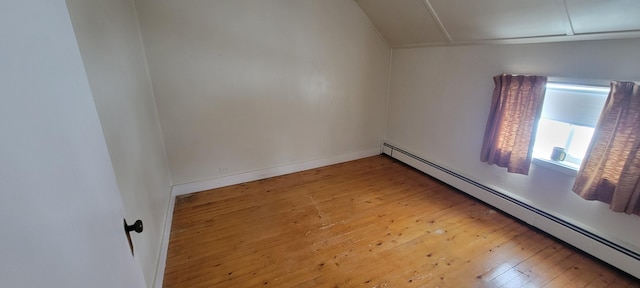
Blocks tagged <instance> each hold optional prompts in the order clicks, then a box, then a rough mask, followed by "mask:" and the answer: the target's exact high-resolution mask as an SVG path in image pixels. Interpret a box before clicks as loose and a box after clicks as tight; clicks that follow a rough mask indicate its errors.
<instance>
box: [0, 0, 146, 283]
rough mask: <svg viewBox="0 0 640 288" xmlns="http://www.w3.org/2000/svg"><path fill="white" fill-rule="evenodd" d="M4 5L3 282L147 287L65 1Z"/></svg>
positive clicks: (0, 15)
mask: <svg viewBox="0 0 640 288" xmlns="http://www.w3.org/2000/svg"><path fill="white" fill-rule="evenodd" d="M0 7H2V9H0V196H1V197H2V198H1V199H0V286H1V287H79V288H80V287H82V288H86V287H105V288H114V287H132V288H137V287H145V284H144V279H143V276H142V272H141V269H140V266H139V264H138V263H137V260H136V259H135V258H134V257H133V256H132V255H131V251H130V250H129V247H128V243H127V239H126V236H125V233H124V229H123V215H124V210H123V204H122V200H121V199H120V194H119V192H118V190H117V189H118V188H117V185H116V182H115V177H114V173H113V168H112V166H111V162H110V159H109V155H108V152H107V148H106V144H105V140H104V136H103V134H102V129H101V127H100V122H99V119H98V115H97V112H96V110H95V106H94V103H93V98H92V96H91V92H90V89H89V84H88V81H87V77H86V74H85V72H84V68H83V65H82V60H81V57H80V52H79V50H78V47H77V42H76V39H75V35H74V33H73V29H72V26H71V22H70V19H69V15H68V12H67V8H66V4H65V1H64V0H20V1H8V0H0ZM133 220H135V219H131V220H130V221H129V222H133Z"/></svg>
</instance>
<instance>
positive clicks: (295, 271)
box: [164, 156, 640, 287]
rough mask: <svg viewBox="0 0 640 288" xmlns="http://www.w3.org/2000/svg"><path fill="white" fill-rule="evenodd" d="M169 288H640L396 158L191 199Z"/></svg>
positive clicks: (180, 217) (174, 246)
mask: <svg viewBox="0 0 640 288" xmlns="http://www.w3.org/2000/svg"><path fill="white" fill-rule="evenodd" d="M172 225H173V226H172V232H171V239H170V243H169V252H168V259H167V267H166V273H165V278H164V287H640V284H639V283H638V279H635V278H633V277H631V276H628V275H626V274H624V273H622V272H620V271H618V270H615V269H613V268H611V267H610V266H608V265H606V264H603V263H602V262H600V261H597V260H595V259H593V258H591V257H589V256H587V255H585V254H583V253H581V252H578V251H576V250H574V249H573V248H571V247H569V246H567V245H565V244H563V243H561V242H559V241H557V240H555V239H553V238H550V237H548V236H546V235H545V234H543V233H540V232H538V231H536V230H533V229H531V228H530V227H528V226H526V225H524V224H522V223H520V222H518V221H516V220H514V219H512V218H510V217H509V216H506V215H503V214H502V213H500V212H496V211H494V210H493V209H492V208H491V207H489V206H486V205H484V204H483V203H481V202H478V201H477V200H474V199H473V198H470V197H468V196H466V195H465V194H463V193H461V192H459V191H457V190H455V189H453V188H450V187H449V186H446V185H445V184H443V183H440V182H438V181H436V180H434V179H433V178H430V177H429V176H426V175H424V174H422V173H421V172H418V171H416V170H414V169H412V168H410V167H408V166H405V165H404V164H401V163H400V162H397V161H395V160H393V159H391V158H388V157H386V156H376V157H371V158H366V159H362V160H357V161H353V162H348V163H343V164H338V165H333V166H329V167H324V168H319V169H313V170H308V171H304V172H300V173H295V174H289V175H285V176H280V177H274V178H270V179H265V180H260V181H255V182H250V183H246V184H240V185H235V186H230V187H225V188H220V189H215V190H210V191H206V192H200V193H195V194H190V195H185V196H181V197H179V198H178V199H177V201H176V207H175V211H174V216H173V224H172Z"/></svg>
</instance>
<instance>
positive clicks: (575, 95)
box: [533, 82, 609, 170]
mask: <svg viewBox="0 0 640 288" xmlns="http://www.w3.org/2000/svg"><path fill="white" fill-rule="evenodd" d="M608 93H609V87H601V86H586V85H573V84H560V83H552V82H549V83H547V90H546V94H545V97H544V103H543V105H542V116H541V118H540V121H539V122H538V129H537V133H536V136H535V144H534V148H533V157H534V158H538V159H542V160H546V161H551V160H552V159H553V160H555V161H553V162H556V163H561V164H562V166H568V167H571V168H573V169H576V170H577V169H578V168H579V167H580V163H581V162H582V159H583V158H584V156H585V154H586V152H587V149H588V148H589V142H590V141H591V137H592V136H593V132H594V127H595V126H596V123H597V122H598V118H599V117H600V113H601V112H602V108H603V107H604V103H605V101H606V100H607V96H608ZM554 148H555V150H556V151H555V152H554ZM552 155H553V156H552Z"/></svg>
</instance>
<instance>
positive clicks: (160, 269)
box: [153, 192, 176, 288]
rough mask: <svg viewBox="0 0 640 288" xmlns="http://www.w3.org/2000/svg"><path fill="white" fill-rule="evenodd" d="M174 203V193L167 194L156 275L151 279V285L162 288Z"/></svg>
mask: <svg viewBox="0 0 640 288" xmlns="http://www.w3.org/2000/svg"><path fill="white" fill-rule="evenodd" d="M175 204H176V195H173V192H172V193H171V196H169V207H167V215H165V217H164V229H163V232H162V240H161V242H160V257H158V265H157V267H156V277H155V279H154V281H153V283H154V284H153V287H155V288H162V281H163V280H164V270H165V268H166V267H167V252H168V250H169V237H170V236H171V223H172V222H173V208H174V207H175Z"/></svg>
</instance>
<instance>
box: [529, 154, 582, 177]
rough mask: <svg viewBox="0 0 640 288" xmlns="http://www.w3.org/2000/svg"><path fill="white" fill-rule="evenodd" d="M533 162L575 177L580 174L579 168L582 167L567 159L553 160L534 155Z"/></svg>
mask: <svg viewBox="0 0 640 288" xmlns="http://www.w3.org/2000/svg"><path fill="white" fill-rule="evenodd" d="M532 162H533V164H536V165H538V166H541V167H544V168H547V169H551V170H555V171H558V172H560V173H563V174H566V175H569V176H574V177H575V176H576V175H578V169H580V166H578V165H576V164H573V163H569V162H566V161H553V160H551V159H545V158H537V157H534V158H533V159H532Z"/></svg>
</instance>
